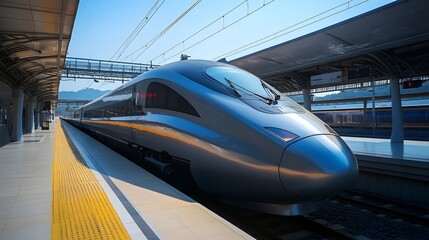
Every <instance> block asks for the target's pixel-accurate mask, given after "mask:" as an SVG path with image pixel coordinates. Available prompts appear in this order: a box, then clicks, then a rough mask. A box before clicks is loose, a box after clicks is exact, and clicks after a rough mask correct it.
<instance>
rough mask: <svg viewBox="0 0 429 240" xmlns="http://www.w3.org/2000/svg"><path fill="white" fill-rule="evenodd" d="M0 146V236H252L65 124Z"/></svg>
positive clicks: (161, 237)
mask: <svg viewBox="0 0 429 240" xmlns="http://www.w3.org/2000/svg"><path fill="white" fill-rule="evenodd" d="M50 129H51V130H48V131H46V130H45V131H42V130H37V131H36V132H35V133H34V134H26V135H24V141H22V142H17V143H10V144H8V145H6V146H4V147H2V148H0V239H2V240H4V239H253V238H252V237H251V236H250V235H248V234H246V233H245V232H243V231H242V230H240V229H239V228H237V227H235V226H234V225H232V224H231V223H229V222H227V221H226V220H224V219H223V218H221V217H219V216H218V215H216V214H215V213H213V212H211V211H210V210H208V209H207V208H205V207H204V206H202V205H200V204H199V203H197V202H195V201H194V200H193V199H191V198H189V197H188V196H186V195H184V194H183V193H181V192H179V191H178V190H177V189H175V188H173V187H171V186H170V185H168V184H166V183H165V182H163V181H162V180H160V179H158V178H156V177H155V176H153V175H152V174H150V173H149V172H147V171H145V170H144V169H142V168H140V167H138V166H136V165H135V164H134V163H132V162H130V161H128V160H126V159H124V158H123V157H122V156H121V155H119V154H117V153H116V152H113V151H112V150H110V149H108V148H107V147H105V146H104V145H102V144H101V143H99V142H97V141H96V140H94V139H93V138H91V137H89V136H87V135H86V134H84V133H82V132H81V131H79V130H77V129H75V128H74V127H72V126H71V125H69V124H68V123H65V122H61V121H60V120H57V121H56V123H52V124H51V126H50Z"/></svg>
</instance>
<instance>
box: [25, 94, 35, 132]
mask: <svg viewBox="0 0 429 240" xmlns="http://www.w3.org/2000/svg"><path fill="white" fill-rule="evenodd" d="M35 102H36V98H35V97H34V96H32V97H30V98H29V99H28V102H27V106H26V110H27V114H26V115H27V116H26V118H27V119H26V124H25V133H34V105H35Z"/></svg>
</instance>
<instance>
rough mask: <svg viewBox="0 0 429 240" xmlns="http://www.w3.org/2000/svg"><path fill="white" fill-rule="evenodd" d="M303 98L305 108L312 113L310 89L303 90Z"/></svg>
mask: <svg viewBox="0 0 429 240" xmlns="http://www.w3.org/2000/svg"><path fill="white" fill-rule="evenodd" d="M302 96H303V97H304V107H305V109H307V110H308V111H311V94H310V89H309V88H304V89H302Z"/></svg>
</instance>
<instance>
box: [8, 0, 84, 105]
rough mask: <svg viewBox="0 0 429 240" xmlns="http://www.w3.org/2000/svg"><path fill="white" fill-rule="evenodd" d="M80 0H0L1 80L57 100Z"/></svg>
mask: <svg viewBox="0 0 429 240" xmlns="http://www.w3.org/2000/svg"><path fill="white" fill-rule="evenodd" d="M78 3H79V0H62V1H51V0H15V1H7V0H0V81H1V82H3V83H5V84H6V85H8V86H9V87H10V88H18V87H24V89H25V91H26V93H30V94H31V95H32V96H36V97H37V100H38V101H39V102H41V101H56V100H57V98H58V87H59V82H60V78H61V72H62V69H63V66H64V61H65V58H66V53H67V49H68V46H69V42H70V38H71V33H72V29H73V24H74V21H75V17H76V12H77V7H78Z"/></svg>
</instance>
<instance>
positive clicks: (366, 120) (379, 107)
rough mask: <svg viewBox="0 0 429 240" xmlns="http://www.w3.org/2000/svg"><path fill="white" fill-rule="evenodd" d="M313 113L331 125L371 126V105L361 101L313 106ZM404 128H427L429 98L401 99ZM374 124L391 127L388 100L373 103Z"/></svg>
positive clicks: (390, 112)
mask: <svg viewBox="0 0 429 240" xmlns="http://www.w3.org/2000/svg"><path fill="white" fill-rule="evenodd" d="M312 112H313V114H314V115H316V116H317V117H319V118H320V119H321V120H322V121H324V122H325V123H327V124H328V125H329V126H331V127H354V128H370V127H372V106H369V107H367V108H364V107H363V104H362V103H352V104H336V105H320V106H313V111H312ZM402 118H403V124H404V128H406V129H407V128H410V129H411V128H419V129H426V130H427V129H429V99H427V98H426V99H403V100H402ZM374 120H375V124H376V126H377V127H380V128H391V127H392V107H391V103H390V102H389V101H386V102H378V103H376V104H375V119H374Z"/></svg>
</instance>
